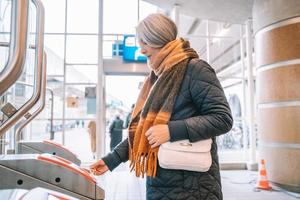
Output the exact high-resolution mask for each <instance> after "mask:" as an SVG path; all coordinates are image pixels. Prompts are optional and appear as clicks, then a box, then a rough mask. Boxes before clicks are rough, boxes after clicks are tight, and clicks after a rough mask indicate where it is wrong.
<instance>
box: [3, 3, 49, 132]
mask: <svg viewBox="0 0 300 200" xmlns="http://www.w3.org/2000/svg"><path fill="white" fill-rule="evenodd" d="M33 3H34V4H35V5H36V7H37V42H36V44H37V47H36V48H37V60H36V67H37V70H36V79H35V80H36V81H35V85H36V90H35V91H34V94H33V96H32V97H31V98H30V99H29V101H27V102H26V103H25V104H24V105H23V106H22V107H21V108H20V109H19V110H17V111H16V113H15V114H14V115H13V116H12V117H10V118H9V119H8V120H7V121H5V123H4V124H2V126H1V127H0V136H1V135H3V134H4V133H5V132H6V131H7V130H8V129H9V128H10V127H11V126H13V125H14V124H15V123H16V122H17V121H18V120H19V119H20V118H21V117H23V116H25V115H26V114H27V113H28V111H29V110H30V109H31V108H32V107H33V106H34V105H35V104H36V103H37V102H38V100H39V98H40V95H41V86H42V81H43V80H42V69H43V51H44V23H45V19H44V14H45V11H44V7H43V4H42V3H41V1H40V0H33ZM14 82H15V81H14ZM1 84H2V83H1ZM26 117H28V116H25V118H26Z"/></svg>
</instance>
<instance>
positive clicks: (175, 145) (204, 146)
mask: <svg viewBox="0 0 300 200" xmlns="http://www.w3.org/2000/svg"><path fill="white" fill-rule="evenodd" d="M211 143H212V139H207V140H200V141H198V142H190V141H189V140H180V141H176V142H166V143H164V144H162V145H161V146H160V148H165V149H170V150H173V151H188V152H208V151H210V149H211Z"/></svg>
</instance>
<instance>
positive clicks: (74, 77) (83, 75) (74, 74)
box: [66, 65, 98, 83]
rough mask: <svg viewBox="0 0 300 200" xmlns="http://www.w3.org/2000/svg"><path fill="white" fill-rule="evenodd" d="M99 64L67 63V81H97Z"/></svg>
mask: <svg viewBox="0 0 300 200" xmlns="http://www.w3.org/2000/svg"><path fill="white" fill-rule="evenodd" d="M97 67H98V66H97V65H67V66H66V82H67V83H97V77H98V75H97V74H98V70H97Z"/></svg>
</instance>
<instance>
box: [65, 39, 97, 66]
mask: <svg viewBox="0 0 300 200" xmlns="http://www.w3.org/2000/svg"><path fill="white" fill-rule="evenodd" d="M66 60H67V63H80V64H84V63H89V64H95V63H97V62H98V36H90V35H79V36H75V35H68V36H67V49H66Z"/></svg>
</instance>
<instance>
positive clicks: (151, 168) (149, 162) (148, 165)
mask: <svg viewBox="0 0 300 200" xmlns="http://www.w3.org/2000/svg"><path fill="white" fill-rule="evenodd" d="M130 158H135V159H130V165H129V168H130V172H131V171H133V170H134V171H135V175H136V176H137V177H140V176H142V178H144V175H145V173H146V174H147V176H150V177H155V176H156V172H157V159H158V158H157V153H156V151H151V150H150V152H149V153H148V154H146V153H138V154H137V155H136V156H134V154H133V151H132V150H130Z"/></svg>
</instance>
